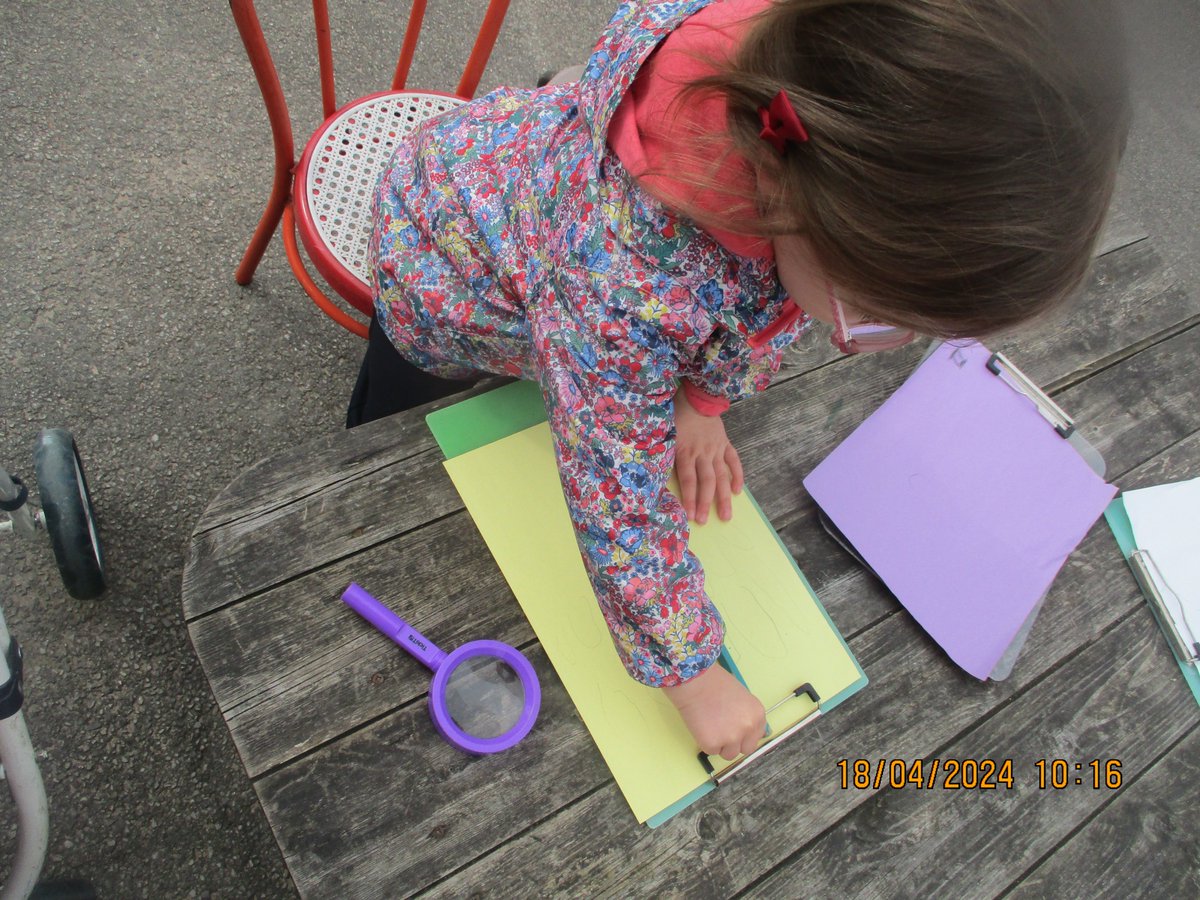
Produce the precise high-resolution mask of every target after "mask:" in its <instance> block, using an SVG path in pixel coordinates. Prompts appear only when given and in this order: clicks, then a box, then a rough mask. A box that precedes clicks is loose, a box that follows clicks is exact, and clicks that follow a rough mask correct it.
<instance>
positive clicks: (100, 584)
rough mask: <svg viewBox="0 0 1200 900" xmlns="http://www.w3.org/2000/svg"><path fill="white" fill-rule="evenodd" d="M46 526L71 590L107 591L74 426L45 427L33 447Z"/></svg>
mask: <svg viewBox="0 0 1200 900" xmlns="http://www.w3.org/2000/svg"><path fill="white" fill-rule="evenodd" d="M33 465H34V469H35V470H36V472H37V482H38V491H39V493H40V495H41V500H42V511H43V513H44V514H45V516H46V530H47V531H48V532H50V543H51V544H52V545H53V546H54V558H55V560H56V561H57V562H58V571H59V573H60V574H61V575H62V580H63V584H64V585H65V586H66V588H67V592H68V593H69V594H70V595H71V596H72V597H75V598H76V599H79V600H90V599H91V598H93V597H98V596H100V594H102V593H103V592H104V586H105V583H104V555H103V553H102V551H101V549H100V535H99V532H98V531H97V529H96V516H95V511H94V510H93V509H92V497H91V494H89V493H88V486H87V479H86V478H85V477H84V474H83V462H82V461H81V460H80V459H79V450H78V448H77V447H76V446H75V439H74V438H73V437H72V436H71V432H69V431H66V430H64V429H62V428H49V429H46V430H45V431H42V432H39V433H38V436H37V443H36V444H35V445H34V449H33Z"/></svg>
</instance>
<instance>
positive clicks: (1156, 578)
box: [1129, 550, 1200, 669]
mask: <svg viewBox="0 0 1200 900" xmlns="http://www.w3.org/2000/svg"><path fill="white" fill-rule="evenodd" d="M1129 568H1131V569H1133V577H1134V579H1135V580H1136V581H1137V583H1138V587H1140V588H1141V589H1142V594H1143V595H1144V596H1145V598H1146V602H1147V603H1149V604H1150V607H1151V608H1152V609H1153V610H1154V614H1155V615H1156V616H1157V617H1158V621H1159V622H1160V623H1162V627H1163V631H1164V632H1166V635H1167V641H1168V643H1170V645H1171V650H1172V652H1174V654H1175V655H1176V656H1177V657H1178V658H1179V661H1180V662H1182V663H1186V664H1188V665H1191V666H1194V667H1196V668H1197V669H1200V646H1197V645H1196V644H1193V645H1192V649H1191V650H1188V645H1187V641H1186V640H1184V637H1183V635H1182V634H1180V632H1179V627H1178V626H1177V625H1176V623H1175V618H1174V616H1172V615H1171V613H1170V611H1169V610H1168V609H1167V604H1166V602H1165V601H1164V599H1163V592H1162V589H1161V588H1160V587H1159V585H1160V584H1163V585H1165V584H1166V579H1164V578H1163V577H1162V573H1161V572H1159V571H1158V566H1157V565H1156V564H1155V562H1154V557H1153V556H1151V555H1150V554H1149V553H1148V552H1146V551H1145V550H1134V551H1133V552H1132V553H1130V554H1129Z"/></svg>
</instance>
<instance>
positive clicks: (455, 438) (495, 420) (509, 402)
mask: <svg viewBox="0 0 1200 900" xmlns="http://www.w3.org/2000/svg"><path fill="white" fill-rule="evenodd" d="M545 420H546V413H545V408H544V406H543V403H542V398H541V393H540V391H539V390H538V388H537V386H536V385H535V384H532V383H528V382H516V383H513V384H509V385H505V386H503V387H501V388H498V389H496V390H494V391H491V392H489V393H487V394H483V395H479V396H476V397H472V398H470V399H468V400H465V401H462V402H461V403H458V404H455V405H454V406H451V407H447V408H445V409H441V410H438V411H436V412H433V413H431V414H429V416H427V418H426V421H427V424H428V425H429V428H430V430H431V431H432V432H433V435H434V437H435V439H436V440H437V443H438V445H439V446H440V447H441V448H442V451H443V453H444V454H445V455H446V457H447V459H448V460H456V459H457V458H458V457H461V456H463V455H464V454H468V453H472V452H473V451H476V450H480V449H481V448H483V447H486V446H488V445H490V444H492V443H494V442H497V441H502V440H504V439H506V438H511V437H513V436H514V435H517V434H518V433H519V432H522V431H525V430H526V429H532V427H533V426H537V425H540V424H541V423H542V422H544V421H545ZM452 465H453V464H452ZM448 468H451V466H450V465H448ZM451 474H452V476H453V475H454V470H453V469H452V468H451ZM457 483H458V482H457V481H456V484H457ZM461 489H462V486H461V485H460V490H461ZM744 493H746V494H747V497H748V492H744ZM748 499H749V500H750V504H751V507H752V509H753V512H754V513H757V515H758V516H759V517H760V518H761V521H762V522H763V523H765V524H766V530H767V531H768V532H769V534H770V535H772V536H773V538H774V544H775V546H776V547H777V550H776V551H773V552H782V553H783V554H784V555H785V556H786V559H787V561H788V565H789V566H790V568H791V569H792V570H793V571H794V573H795V575H796V576H798V578H799V580H800V581H801V583H802V584H803V585H804V588H805V589H806V590H807V591H808V593H809V594H810V595H812V598H813V601H814V603H815V609H816V610H819V615H820V617H821V618H823V620H824V622H825V624H826V625H827V627H828V630H829V633H830V634H831V635H832V637H831V639H833V640H836V642H837V643H838V645H840V648H841V652H843V653H844V655H845V658H846V659H847V663H846V665H847V666H849V668H848V669H846V670H845V671H847V672H848V673H849V677H844V676H843V677H842V680H841V681H839V682H838V688H839V689H837V690H834V691H830V692H828V695H827V696H822V697H820V699H819V703H817V704H816V705H815V709H814V712H815V713H818V714H825V713H827V712H829V711H830V710H832V709H833V708H834V707H836V706H837V705H838V704H839V703H841V702H842V701H843V700H844V699H846V698H847V697H849V696H850V695H851V694H853V693H855V692H856V691H858V690H859V689H861V688H862V687H863V686H864V685H865V684H866V683H867V679H866V676H865V674H864V673H863V671H862V668H861V666H859V664H858V662H857V660H856V659H855V658H854V656H853V654H852V653H851V652H850V650H849V648H848V647H847V646H846V644H845V641H844V640H843V639H842V637H841V635H840V633H839V632H838V631H837V629H836V627H835V626H834V625H833V623H832V621H831V620H830V619H829V616H828V613H827V612H826V611H825V609H824V607H823V606H821V604H820V602H819V600H816V596H815V594H814V593H813V592H812V589H811V586H809V585H808V582H807V579H805V578H804V575H803V573H802V572H800V570H799V569H798V568H797V567H796V565H795V561H794V559H793V558H792V557H791V555H790V553H788V551H787V549H786V547H785V546H784V545H783V543H782V541H780V540H779V537H778V535H777V534H776V533H775V531H774V528H772V527H770V523H769V522H768V521H767V520H766V517H765V516H763V514H762V510H761V509H760V508H759V507H758V505H757V504H756V503H754V502H753V498H749V497H748ZM468 506H470V501H468ZM485 537H486V535H485ZM489 546H491V544H490V542H489ZM492 549H493V552H494V553H495V552H496V548H495V547H492ZM498 561H499V558H498ZM501 567H502V569H503V568H504V566H503V564H502V566H501ZM506 577H507V573H506ZM510 581H511V579H510ZM514 589H515V586H514ZM520 596H521V595H520V592H518V599H520ZM523 605H524V604H523ZM527 612H528V611H527ZM817 621H819V620H817ZM531 623H532V624H533V625H534V628H535V631H539V628H538V622H537V621H533V620H531ZM739 623H740V620H739ZM539 636H541V635H540V631H539ZM543 643H545V642H544V641H543ZM727 649H728V648H727ZM547 650H548V652H549V650H550V648H549V647H547ZM551 656H552V660H553V654H551ZM613 659H614V660H615V654H614V655H613ZM721 662H722V665H724V666H725V668H726V669H728V670H729V671H731V672H732V673H733V674H734V675H735V676H737V677H738V678H739V680H741V681H742V683H743V684H747V681H746V678H745V677H743V675H742V673H741V672H740V671H739V667H738V666H737V665H736V664H735V662H734V658H733V656H732V655H730V654H729V653H728V652H724V653H723V654H722V660H721ZM743 662H745V660H743ZM562 675H563V671H562V670H561V669H560V676H562ZM566 682H567V679H566V678H564V683H566ZM747 687H748V688H750V687H751V686H750V685H749V684H747ZM568 689H570V687H569V685H568ZM813 693H814V694H815V691H814V692H813ZM797 696H801V694H799V693H797ZM810 696H811V695H810ZM573 699H575V698H574V697H573ZM805 702H807V701H805ZM577 705H578V704H577ZM586 721H587V717H586V716H585V722H586ZM795 727H796V726H794V725H793V726H791V727H788V728H786V729H785V728H783V726H782V725H781V726H780V729H781V730H780V735H779V736H780V737H781V738H782V737H784V736H786V733H787V732H790V731H792V730H795ZM590 728H591V725H590V724H589V729H590ZM594 736H595V735H594ZM766 746H769V744H768V745H766ZM760 749H761V748H760ZM601 750H602V753H603V752H604V748H603V747H601ZM607 759H608V757H607V756H606V760H607ZM748 759H749V758H746V759H744V760H742V761H739V762H738V763H734V764H726V763H725V761H723V760H722V761H719V762H718V765H721V766H725V768H721V769H718V770H717V771H715V772H713V771H712V770H711V769H710V774H711V775H712V778H711V780H707V779H706V780H704V781H703V783H702V784H700V785H699V786H698V787H696V788H695V789H694V790H691V791H690V792H688V793H686V794H685V795H683V796H682V797H680V799H678V800H677V801H676V802H673V803H670V804H669V805H667V806H666V807H665V808H663V809H661V810H659V811H657V812H655V813H654V814H651V815H648V816H646V818H645V821H646V822H647V824H649V825H650V826H651V827H655V826H657V825H659V824H662V823H663V822H665V821H667V820H668V819H670V818H671V817H672V816H673V815H674V814H675V813H677V812H678V811H680V810H681V809H683V808H684V807H686V806H688V805H689V804H691V803H692V802H694V801H695V800H697V799H698V798H699V797H701V796H703V795H704V794H706V793H707V792H708V791H710V790H712V789H713V787H714V786H715V785H716V784H717V783H718V782H719V781H720V780H722V779H723V778H724V777H727V773H730V772H731V770H733V769H734V768H735V767H737V766H740V765H742V764H744V763H745V762H746V761H748ZM609 762H610V766H611V765H612V761H611V760H610V761H609ZM701 762H702V761H698V762H697V766H700V765H701ZM616 774H617V773H616V769H614V775H616ZM702 777H703V776H702ZM618 782H619V783H620V778H619V777H618ZM622 789H624V786H622ZM627 796H628V795H627ZM639 817H640V816H639Z"/></svg>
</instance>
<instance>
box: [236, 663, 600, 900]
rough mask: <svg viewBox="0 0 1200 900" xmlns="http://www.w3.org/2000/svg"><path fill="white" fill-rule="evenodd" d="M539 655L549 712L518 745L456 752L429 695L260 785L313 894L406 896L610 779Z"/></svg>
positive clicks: (294, 868)
mask: <svg viewBox="0 0 1200 900" xmlns="http://www.w3.org/2000/svg"><path fill="white" fill-rule="evenodd" d="M529 658H530V662H532V663H533V665H534V666H535V668H536V669H537V670H538V672H539V673H541V677H542V683H543V699H542V711H541V715H540V717H539V724H538V726H537V728H535V729H534V730H533V732H532V733H531V734H530V735H529V736H528V737H527V738H525V740H523V741H522V742H521V743H520V745H518V746H517V747H515V748H514V749H512V750H510V751H506V752H505V753H501V754H497V755H494V756H484V757H472V756H468V755H467V754H464V753H460V752H459V751H457V750H455V749H453V748H452V747H451V746H450V745H449V744H447V743H446V742H445V741H444V740H442V739H441V737H439V736H438V734H437V732H436V731H435V730H434V727H433V723H432V722H431V721H430V719H429V713H428V711H427V709H426V707H425V702H424V701H423V700H422V701H419V702H416V703H413V704H410V705H409V706H407V707H405V708H404V709H401V710H399V711H398V712H396V713H394V714H393V715H389V716H387V717H386V718H384V719H383V720H381V721H379V722H377V723H375V724H372V725H369V726H368V727H366V728H364V729H363V730H361V731H359V732H356V733H355V734H353V735H351V736H349V737H348V738H346V739H345V740H342V741H339V742H338V743H336V744H334V745H331V746H329V747H325V748H321V749H320V750H318V751H316V752H315V753H313V754H311V755H310V756H308V757H306V758H305V759H303V760H302V761H301V762H300V763H299V764H297V765H293V766H291V767H289V768H287V769H284V770H282V771H280V772H275V773H271V774H268V775H266V776H265V777H263V778H261V779H260V780H259V781H258V782H257V784H256V788H257V790H258V794H259V798H260V800H261V801H262V804H263V808H264V809H265V810H266V813H267V817H268V818H269V819H270V820H272V821H274V822H279V823H281V825H285V827H280V828H278V829H277V831H276V835H277V837H278V838H279V842H280V847H281V849H282V851H283V854H284V857H285V858H286V859H287V863H288V867H289V869H290V870H291V872H292V874H293V877H294V878H295V880H296V882H297V884H298V885H300V886H301V888H302V893H303V894H304V895H305V896H311V897H347V896H355V897H357V896H363V897H369V896H374V897H400V896H407V895H408V894H410V893H411V892H412V891H413V890H414V889H416V888H417V887H420V886H421V885H423V884H426V883H428V882H429V881H431V880H433V879H435V878H436V877H438V876H439V875H442V874H445V873H447V872H448V871H451V870H453V868H454V867H455V866H456V865H457V864H458V862H457V861H459V860H467V859H471V858H473V857H474V856H475V855H476V854H477V853H478V852H479V848H486V847H491V846H495V845H496V844H498V843H500V842H502V841H503V840H505V839H506V838H508V837H510V836H512V835H513V834H514V833H516V832H517V831H518V830H520V829H522V828H525V827H526V826H527V825H528V824H530V821H529V820H528V819H526V818H525V814H528V813H530V812H531V811H532V812H533V813H534V819H533V821H536V819H537V811H538V810H545V811H547V812H549V811H552V810H555V809H558V808H560V807H562V806H564V805H566V804H568V803H570V802H571V801H573V800H575V799H577V798H579V797H581V796H583V795H585V794H586V793H587V791H589V790H591V789H592V788H593V787H594V785H596V784H598V783H603V781H604V779H605V777H606V775H607V769H606V768H605V766H604V761H603V759H602V758H601V757H600V754H599V751H597V750H596V747H595V745H594V744H593V743H592V741H591V740H590V738H589V737H588V734H587V731H586V729H584V727H583V724H582V723H581V722H580V720H579V717H578V716H577V715H575V712H574V708H573V707H572V705H571V701H570V699H569V697H568V696H567V694H566V691H565V690H564V689H563V688H562V685H561V683H560V682H559V681H558V679H557V678H556V677H555V676H554V675H553V670H552V669H551V667H550V664H549V662H548V660H547V659H546V657H545V654H544V653H543V651H542V650H541V648H540V647H537V648H534V649H533V650H531V651H530V652H529ZM301 769H302V770H303V775H302V776H301V777H296V772H297V771H299V770H301ZM534 772H536V773H538V775H539V776H540V777H538V778H536V779H535V778H531V777H530V775H531V773H534ZM514 808H515V809H518V810H520V813H521V814H514Z"/></svg>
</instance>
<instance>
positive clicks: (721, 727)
mask: <svg viewBox="0 0 1200 900" xmlns="http://www.w3.org/2000/svg"><path fill="white" fill-rule="evenodd" d="M663 691H664V692H665V693H666V695H667V699H669V700H670V701H671V702H672V703H674V704H675V708H676V709H677V710H679V715H680V717H681V718H682V719H683V723H684V724H685V725H687V727H688V731H690V732H691V733H692V737H694V738H695V739H696V745H697V746H698V747H699V748H700V749H701V750H702V751H703V752H704V753H707V754H708V755H709V756H717V755H720V756H723V757H724V758H725V759H736V758H737V757H738V756H739V755H740V754H743V753H750V752H751V751H752V750H753V749H754V748H755V747H757V746H758V742H759V741H760V740H762V737H763V734H764V732H766V730H767V715H766V712H765V711H764V710H763V705H762V704H761V703H760V702H759V701H758V698H757V697H755V696H754V695H753V694H751V693H750V692H749V691H748V690H746V688H745V687H743V686H742V683H741V682H740V681H738V680H737V679H736V678H734V677H733V676H732V675H730V674H729V673H728V672H726V671H725V669H723V668H722V667H721V666H720V665H717V664H715V663H714V664H713V665H711V666H709V667H708V668H707V669H705V670H704V671H703V672H701V673H700V674H699V675H697V676H696V677H695V678H693V679H692V680H691V681H685V682H684V683H683V684H677V685H674V686H673V687H666V688H663Z"/></svg>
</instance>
